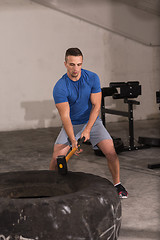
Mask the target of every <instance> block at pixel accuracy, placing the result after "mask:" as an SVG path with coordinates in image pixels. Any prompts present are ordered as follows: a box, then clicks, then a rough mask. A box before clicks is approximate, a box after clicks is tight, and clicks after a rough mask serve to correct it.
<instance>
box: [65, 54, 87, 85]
mask: <svg viewBox="0 0 160 240" xmlns="http://www.w3.org/2000/svg"><path fill="white" fill-rule="evenodd" d="M82 63H83V58H82V56H68V57H67V59H66V62H65V63H64V64H65V67H66V68H67V75H68V77H69V78H70V79H71V80H73V81H77V80H79V78H80V77H81V68H82Z"/></svg>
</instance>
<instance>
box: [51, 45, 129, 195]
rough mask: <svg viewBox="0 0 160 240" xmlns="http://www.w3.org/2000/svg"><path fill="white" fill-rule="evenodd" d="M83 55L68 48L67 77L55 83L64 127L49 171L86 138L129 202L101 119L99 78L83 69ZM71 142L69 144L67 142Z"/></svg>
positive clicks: (110, 142)
mask: <svg viewBox="0 0 160 240" xmlns="http://www.w3.org/2000/svg"><path fill="white" fill-rule="evenodd" d="M82 63H83V55H82V52H81V51H80V50H79V49H78V48H69V49H68V50H67V51H66V54H65V62H64V64H65V67H66V69H67V73H66V74H65V75H63V76H62V78H61V79H60V80H59V81H58V82H57V83H56V85H55V87H54V89H53V97H54V101H55V104H56V107H57V109H58V112H59V114H60V117H61V120H62V124H63V127H62V129H61V132H60V133H59V135H58V137H57V139H56V142H55V145H54V151H53V157H52V160H51V162H50V170H56V168H57V160H56V158H57V156H59V155H66V154H67V152H68V151H69V149H70V143H69V140H70V142H71V145H72V148H74V147H77V140H78V139H79V138H80V137H81V138H82V137H85V141H87V140H90V142H91V144H92V146H93V147H99V148H100V149H101V151H102V152H103V153H104V155H105V156H106V158H107V161H108V167H109V170H110V172H111V175H112V178H113V183H114V186H115V187H116V189H117V191H118V194H119V196H120V197H121V198H127V195H128V193H127V191H126V190H125V188H124V187H123V186H122V185H121V183H120V167H119V159H118V157H117V154H116V152H115V149H114V144H113V140H112V138H111V136H110V135H109V133H108V132H107V130H106V128H105V127H104V126H103V124H102V121H101V119H100V118H99V116H98V115H99V112H100V108H101V87H100V80H99V77H98V75H97V74H95V73H93V72H90V71H88V70H84V69H82ZM68 138H69V140H68Z"/></svg>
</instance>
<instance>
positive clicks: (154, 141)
mask: <svg viewBox="0 0 160 240" xmlns="http://www.w3.org/2000/svg"><path fill="white" fill-rule="evenodd" d="M138 143H140V144H144V145H148V146H151V147H160V138H149V137H139V138H138Z"/></svg>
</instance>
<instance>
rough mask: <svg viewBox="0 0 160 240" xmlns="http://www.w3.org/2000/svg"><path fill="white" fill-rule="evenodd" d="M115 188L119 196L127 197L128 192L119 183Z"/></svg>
mask: <svg viewBox="0 0 160 240" xmlns="http://www.w3.org/2000/svg"><path fill="white" fill-rule="evenodd" d="M115 188H116V189H117V192H118V195H119V197H120V198H127V196H128V192H127V191H126V189H125V188H124V187H123V186H122V185H121V184H118V185H116V186H115Z"/></svg>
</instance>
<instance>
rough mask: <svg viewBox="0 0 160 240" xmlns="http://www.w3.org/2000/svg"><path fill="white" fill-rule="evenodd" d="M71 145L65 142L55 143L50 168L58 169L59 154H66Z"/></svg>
mask: <svg viewBox="0 0 160 240" xmlns="http://www.w3.org/2000/svg"><path fill="white" fill-rule="evenodd" d="M69 149H70V147H69V146H67V145H65V144H55V145H54V149H53V155H52V159H51V162H50V166H49V169H50V170H57V156H59V155H65V156H66V154H67V152H68V151H69Z"/></svg>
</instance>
